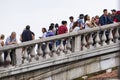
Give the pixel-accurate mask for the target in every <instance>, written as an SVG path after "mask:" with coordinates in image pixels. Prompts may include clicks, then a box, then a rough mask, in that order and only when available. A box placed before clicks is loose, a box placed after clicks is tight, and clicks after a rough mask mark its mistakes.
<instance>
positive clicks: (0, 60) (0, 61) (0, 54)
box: [0, 52, 4, 63]
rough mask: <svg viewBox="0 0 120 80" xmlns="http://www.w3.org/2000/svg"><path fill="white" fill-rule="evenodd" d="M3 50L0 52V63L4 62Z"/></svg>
mask: <svg viewBox="0 0 120 80" xmlns="http://www.w3.org/2000/svg"><path fill="white" fill-rule="evenodd" d="M2 55H3V52H0V63H3V62H4V59H3V56H2Z"/></svg>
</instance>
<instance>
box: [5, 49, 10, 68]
mask: <svg viewBox="0 0 120 80" xmlns="http://www.w3.org/2000/svg"><path fill="white" fill-rule="evenodd" d="M10 52H11V50H8V51H7V53H8V55H7V57H6V62H5V65H6V66H7V67H10V66H11V64H10V63H11V57H10Z"/></svg>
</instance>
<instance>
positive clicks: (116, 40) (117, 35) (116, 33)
mask: <svg viewBox="0 0 120 80" xmlns="http://www.w3.org/2000/svg"><path fill="white" fill-rule="evenodd" d="M118 38H119V32H118V28H116V31H115V42H116V43H117V42H118V41H119V40H118Z"/></svg>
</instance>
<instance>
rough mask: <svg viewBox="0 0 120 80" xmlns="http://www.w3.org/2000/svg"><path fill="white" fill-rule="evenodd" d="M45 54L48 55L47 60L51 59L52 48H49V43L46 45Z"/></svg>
mask: <svg viewBox="0 0 120 80" xmlns="http://www.w3.org/2000/svg"><path fill="white" fill-rule="evenodd" d="M45 53H46V55H45V57H46V59H48V58H50V54H51V51H50V48H49V42H47V44H46V50H45Z"/></svg>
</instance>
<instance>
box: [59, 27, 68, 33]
mask: <svg viewBox="0 0 120 80" xmlns="http://www.w3.org/2000/svg"><path fill="white" fill-rule="evenodd" d="M67 31H68V29H67V27H66V26H64V25H61V26H60V27H59V28H58V34H64V33H66V32H67Z"/></svg>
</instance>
